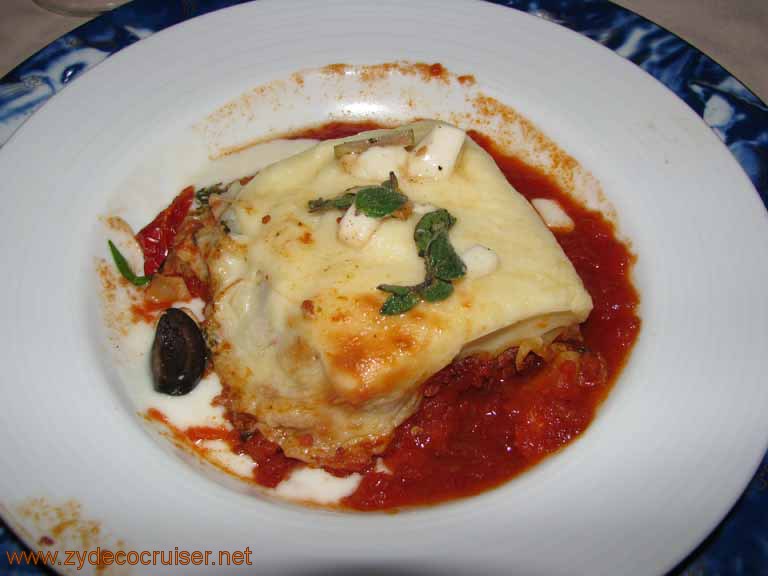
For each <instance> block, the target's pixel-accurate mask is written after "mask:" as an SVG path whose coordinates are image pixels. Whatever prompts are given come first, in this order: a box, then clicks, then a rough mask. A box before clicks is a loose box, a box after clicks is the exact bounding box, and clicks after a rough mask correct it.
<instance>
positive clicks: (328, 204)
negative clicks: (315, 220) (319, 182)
mask: <svg viewBox="0 0 768 576" xmlns="http://www.w3.org/2000/svg"><path fill="white" fill-rule="evenodd" d="M355 196H356V194H355V193H354V192H345V193H344V194H340V195H339V196H336V197H335V198H330V199H328V200H326V199H324V198H317V199H315V200H310V201H309V211H310V212H324V211H326V210H346V209H347V208H349V207H350V206H352V204H353V203H354V201H355Z"/></svg>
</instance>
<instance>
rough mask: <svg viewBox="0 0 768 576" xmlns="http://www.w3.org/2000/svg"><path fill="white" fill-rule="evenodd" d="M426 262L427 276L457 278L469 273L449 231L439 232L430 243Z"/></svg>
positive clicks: (443, 278) (444, 278)
mask: <svg viewBox="0 0 768 576" xmlns="http://www.w3.org/2000/svg"><path fill="white" fill-rule="evenodd" d="M426 263H427V277H429V276H434V277H435V278H439V279H440V280H455V279H457V278H461V277H462V276H464V274H466V273H467V266H466V265H465V264H464V262H463V261H462V260H461V258H460V257H459V255H458V254H456V250H454V249H453V246H452V245H451V241H450V240H448V232H447V231H442V232H439V233H438V234H437V235H436V236H435V237H434V238H433V239H432V241H431V242H430V243H429V246H428V247H427V254H426Z"/></svg>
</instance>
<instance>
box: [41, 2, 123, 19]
mask: <svg viewBox="0 0 768 576" xmlns="http://www.w3.org/2000/svg"><path fill="white" fill-rule="evenodd" d="M32 1H33V2H34V3H35V4H37V5H38V6H40V7H41V8H45V9H46V10H49V11H51V12H56V13H57V14H63V15H64V16H96V15H97V14H100V13H102V12H106V11H107V10H112V8H117V7H118V6H120V5H121V4H125V3H126V2H128V0H32Z"/></svg>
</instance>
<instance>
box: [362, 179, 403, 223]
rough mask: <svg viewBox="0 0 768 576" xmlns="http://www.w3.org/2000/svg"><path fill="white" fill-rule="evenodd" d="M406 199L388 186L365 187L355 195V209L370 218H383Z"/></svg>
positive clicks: (400, 205)
mask: <svg viewBox="0 0 768 576" xmlns="http://www.w3.org/2000/svg"><path fill="white" fill-rule="evenodd" d="M407 201H408V197H407V196H405V195H404V194H401V193H400V192H398V191H397V190H393V189H392V188H391V187H390V186H388V185H382V186H367V187H366V188H363V189H362V190H360V191H359V192H358V193H357V197H356V198H355V207H356V208H357V209H358V211H359V212H362V213H363V214H365V215H366V216H368V217H370V218H384V217H385V216H389V215H390V214H392V212H395V211H396V210H398V209H399V208H400V207H402V206H403V205H404V204H405V203H406V202H407Z"/></svg>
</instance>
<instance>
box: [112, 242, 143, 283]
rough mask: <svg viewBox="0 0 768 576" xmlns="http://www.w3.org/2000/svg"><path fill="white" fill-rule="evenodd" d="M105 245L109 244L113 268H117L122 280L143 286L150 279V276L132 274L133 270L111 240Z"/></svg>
mask: <svg viewBox="0 0 768 576" xmlns="http://www.w3.org/2000/svg"><path fill="white" fill-rule="evenodd" d="M107 243H108V244H109V251H110V252H112V258H113V259H114V261H115V266H117V269H118V270H119V271H120V274H122V275H123V278H125V279H126V280H128V282H130V283H131V284H133V285H134V286H144V284H146V283H148V282H149V281H150V280H151V279H152V276H136V274H134V273H133V270H131V265H130V264H128V261H127V260H126V259H125V257H124V256H123V255H122V254H121V253H120V250H118V249H117V246H115V245H114V244H113V243H112V240H107Z"/></svg>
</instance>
